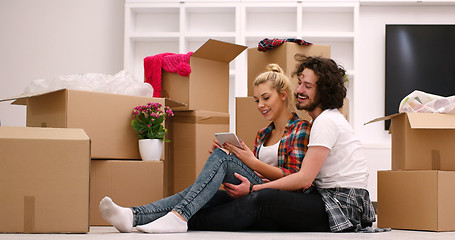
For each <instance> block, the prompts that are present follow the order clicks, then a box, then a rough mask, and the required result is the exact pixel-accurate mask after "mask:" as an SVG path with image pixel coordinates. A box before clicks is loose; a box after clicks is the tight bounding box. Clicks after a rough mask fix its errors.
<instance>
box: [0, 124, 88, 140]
mask: <svg viewBox="0 0 455 240" xmlns="http://www.w3.org/2000/svg"><path fill="white" fill-rule="evenodd" d="M0 138H3V139H6V138H8V139H48V140H53V139H58V140H89V137H88V136H87V134H86V133H85V131H84V130H83V129H80V128H37V127H7V126H2V127H0Z"/></svg>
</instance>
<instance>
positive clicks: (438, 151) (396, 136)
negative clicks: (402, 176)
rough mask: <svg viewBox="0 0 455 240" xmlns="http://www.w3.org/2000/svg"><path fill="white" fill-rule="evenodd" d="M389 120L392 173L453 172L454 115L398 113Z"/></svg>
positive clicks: (384, 118)
mask: <svg viewBox="0 0 455 240" xmlns="http://www.w3.org/2000/svg"><path fill="white" fill-rule="evenodd" d="M387 119H392V123H391V125H390V132H391V134H392V170H448V171H453V170H455V151H454V149H455V141H454V139H455V114H439V113H398V114H393V115H389V116H386V117H382V118H377V119H374V120H372V121H370V122H368V123H371V122H377V121H383V120H387Z"/></svg>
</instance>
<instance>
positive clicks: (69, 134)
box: [0, 127, 90, 233]
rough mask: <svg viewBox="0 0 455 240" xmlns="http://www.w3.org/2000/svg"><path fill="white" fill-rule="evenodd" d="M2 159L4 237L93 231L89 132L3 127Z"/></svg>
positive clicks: (0, 214) (0, 189)
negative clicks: (90, 215) (90, 201)
mask: <svg viewBox="0 0 455 240" xmlns="http://www.w3.org/2000/svg"><path fill="white" fill-rule="evenodd" d="M0 159H1V160H0V206H1V207H0V232H3V233H5V232H7V233H18V232H24V233H86V232H88V231H89V181H90V179H89V178H90V139H89V138H88V136H87V134H85V132H84V130H82V129H56V128H26V127H0Z"/></svg>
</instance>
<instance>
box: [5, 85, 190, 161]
mask: <svg viewBox="0 0 455 240" xmlns="http://www.w3.org/2000/svg"><path fill="white" fill-rule="evenodd" d="M11 99H17V101H15V102H13V104H22V105H27V121H26V124H27V126H29V127H53V128H82V129H84V130H85V132H86V133H87V135H88V136H89V137H90V139H91V141H92V153H91V154H92V155H91V157H92V159H141V157H140V155H139V148H138V135H137V133H136V131H135V130H134V129H133V128H132V127H131V120H132V118H131V113H132V111H133V108H134V107H136V106H138V105H144V104H146V103H148V102H158V103H161V104H162V105H168V106H170V107H175V106H181V105H182V104H178V103H176V102H173V101H169V100H166V99H164V98H150V97H140V96H128V95H119V94H110V93H99V92H89V91H79V90H68V89H61V90H56V91H50V92H44V93H34V94H28V95H21V96H17V97H12V98H8V99H2V100H1V101H6V100H11Z"/></svg>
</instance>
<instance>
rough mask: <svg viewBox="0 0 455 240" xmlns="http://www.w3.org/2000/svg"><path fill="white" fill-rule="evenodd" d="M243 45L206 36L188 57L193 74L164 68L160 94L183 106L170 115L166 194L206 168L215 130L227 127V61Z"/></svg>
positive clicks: (226, 130) (223, 129) (242, 48)
mask: <svg viewBox="0 0 455 240" xmlns="http://www.w3.org/2000/svg"><path fill="white" fill-rule="evenodd" d="M245 49H246V47H245V46H240V45H236V44H231V43H226V42H221V41H217V40H212V39H210V40H208V41H207V42H206V43H204V44H203V45H202V46H201V47H200V48H199V49H197V50H196V51H195V52H194V53H193V54H192V55H191V58H190V67H191V74H190V75H189V76H188V77H182V76H180V75H178V74H177V73H167V72H163V75H162V83H161V85H162V96H163V97H165V98H167V99H172V100H175V101H177V102H181V103H184V104H185V106H182V107H176V108H173V110H174V114H175V115H174V116H173V117H172V118H169V121H168V123H169V125H168V129H169V139H171V142H170V143H169V144H168V146H169V151H168V152H169V154H170V155H169V158H168V159H169V161H166V176H168V177H167V179H168V183H167V184H166V185H165V194H166V195H172V194H174V193H178V192H180V191H182V190H184V189H185V188H187V187H188V186H190V185H191V184H192V183H193V182H194V180H196V177H197V176H198V174H199V172H200V171H201V170H202V167H203V166H204V164H205V162H206V160H207V158H208V157H209V149H210V148H211V146H212V144H213V139H214V134H215V133H217V132H228V131H229V63H230V62H231V61H232V60H233V59H235V58H236V57H237V56H238V55H239V54H240V53H241V52H243V51H244V50H245Z"/></svg>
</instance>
